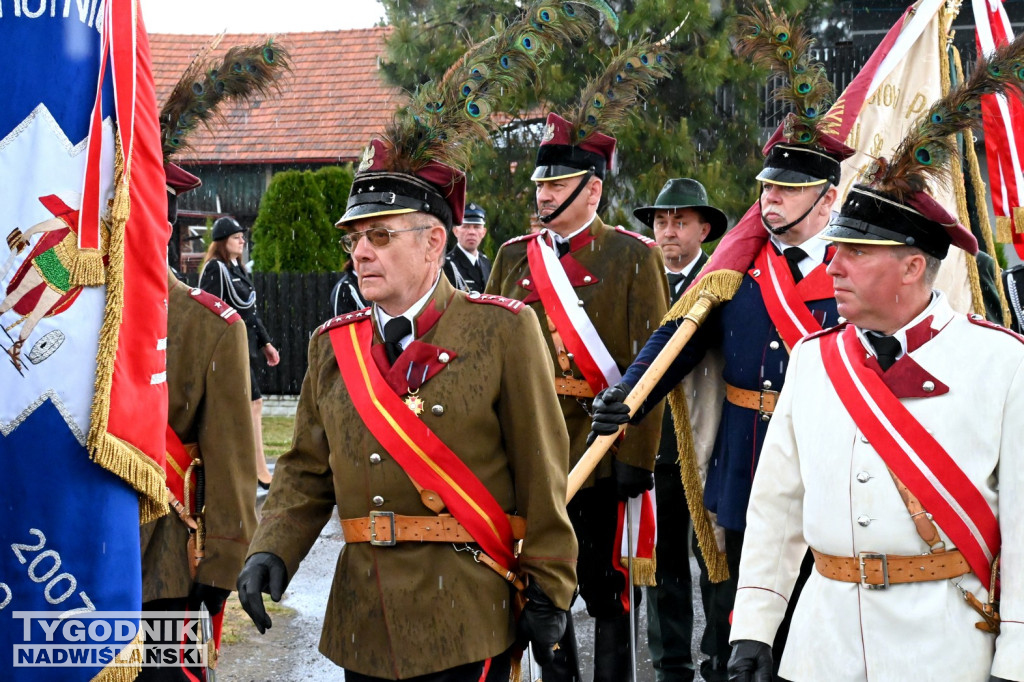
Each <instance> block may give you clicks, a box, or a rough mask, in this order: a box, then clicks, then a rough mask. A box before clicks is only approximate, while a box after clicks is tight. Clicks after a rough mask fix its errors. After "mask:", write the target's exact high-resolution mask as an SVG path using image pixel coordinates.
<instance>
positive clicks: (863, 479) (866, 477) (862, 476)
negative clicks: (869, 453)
mask: <svg viewBox="0 0 1024 682" xmlns="http://www.w3.org/2000/svg"><path fill="white" fill-rule="evenodd" d="M857 480H858V481H859V482H860V483H867V482H868V481H870V480H871V474H869V473H868V472H866V471H862V472H860V473H859V474H857Z"/></svg>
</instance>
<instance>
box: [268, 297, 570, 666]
mask: <svg viewBox="0 0 1024 682" xmlns="http://www.w3.org/2000/svg"><path fill="white" fill-rule="evenodd" d="M474 296H476V297H477V299H476V300H480V298H481V297H479V295H474ZM505 303H506V304H508V303H510V302H507V301H506V302H505ZM430 310H433V311H443V314H442V315H441V317H440V319H438V320H437V322H436V323H435V324H433V326H431V327H430V328H429V330H427V331H426V332H425V333H421V331H420V330H419V329H417V330H416V331H415V332H414V335H415V336H416V337H417V340H418V341H420V342H421V343H426V344H431V345H433V346H436V347H437V350H436V356H439V355H440V353H441V352H442V351H443V352H446V353H448V355H449V358H450V360H449V362H447V363H446V364H445V365H444V366H443V368H442V369H441V370H440V371H439V372H438V373H437V374H436V375H434V376H433V377H431V378H429V379H428V380H427V381H426V383H424V384H423V385H422V386H421V387H420V388H419V392H418V396H419V397H420V398H421V399H422V400H423V401H424V403H425V406H426V409H425V410H424V412H423V413H422V415H420V418H421V419H422V420H423V421H424V422H425V423H426V424H427V426H429V428H430V429H431V430H432V431H433V432H434V433H435V434H436V435H437V436H438V438H440V440H441V441H442V442H444V443H445V444H446V445H447V446H448V447H449V448H450V449H451V450H452V451H453V452H455V454H456V455H458V457H459V458H460V459H461V460H462V461H463V462H465V463H466V465H468V467H469V469H470V470H471V471H472V472H473V474H474V475H475V476H477V477H478V478H479V479H480V481H481V482H482V483H483V484H484V485H485V486H486V487H487V489H488V490H489V491H490V492H491V493H492V494H493V496H494V497H495V499H496V500H497V502H498V504H499V505H500V506H501V507H502V508H503V509H504V510H505V511H506V512H507V513H516V514H518V515H521V516H525V517H526V519H527V531H526V538H525V542H524V544H523V549H522V554H521V556H520V568H521V569H522V570H523V571H524V572H525V573H527V574H528V575H529V577H530V580H532V581H536V582H537V583H539V585H540V587H541V589H542V590H543V591H544V592H545V593H546V594H547V595H548V596H549V597H550V598H551V599H552V601H553V602H554V603H555V604H556V605H557V606H559V607H560V608H563V609H567V608H568V607H569V602H570V599H571V597H572V592H573V587H574V585H575V582H576V573H575V561H576V550H577V548H576V539H575V537H574V535H573V532H572V527H571V526H570V524H569V521H568V518H567V516H566V512H565V481H566V476H567V466H568V437H567V434H566V431H565V425H564V424H563V423H562V422H561V420H560V419H559V412H558V406H557V399H556V397H555V393H554V388H553V376H552V372H551V364H550V361H549V360H548V359H547V357H546V356H545V354H544V345H543V343H544V342H543V340H542V339H541V330H540V327H539V325H538V324H537V319H536V316H535V315H534V314H533V312H532V311H531V310H529V309H528V308H526V307H524V306H518V312H513V311H512V310H510V309H509V308H508V307H507V305H505V304H497V305H492V304H488V303H477V302H473V301H471V300H470V299H469V297H468V296H467V295H466V294H465V293H463V292H459V291H455V289H454V288H453V287H452V286H451V284H449V282H448V280H447V278H445V277H440V278H439V281H438V284H437V286H436V289H435V290H434V293H433V295H432V296H431V298H430V299H429V300H428V302H427V303H426V305H425V306H424V310H423V311H421V312H420V314H419V315H418V316H417V318H416V325H417V327H419V325H420V323H421V320H422V319H423V318H424V315H425V314H426V313H427V312H428V311H430ZM431 314H436V312H435V313H431ZM333 322H334V324H343V323H344V322H343V320H342V318H336V319H335V320H334V321H333ZM331 324H332V322H328V323H327V325H325V328H328V327H330V326H331ZM373 324H374V328H375V329H374V339H373V343H374V345H376V344H380V343H381V342H382V341H381V337H380V333H379V329H377V324H376V322H373ZM408 358H409V350H406V352H405V353H403V355H401V356H399V358H398V359H397V360H396V362H395V367H401V366H403V362H406V361H407V360H408ZM367 361H368V362H374V360H373V359H372V357H370V358H367ZM376 497H379V498H381V499H380V500H378V501H377V502H378V503H375V500H374V498H376ZM335 504H337V505H338V513H339V515H340V517H341V518H343V519H349V518H359V517H366V516H368V515H369V512H371V511H391V512H394V513H396V514H403V515H411V516H433V515H434V513H433V512H431V511H430V510H429V509H428V508H427V507H425V506H424V505H423V503H422V502H421V499H420V495H419V493H418V492H417V490H416V488H415V487H414V486H413V483H412V482H411V481H410V479H409V476H408V475H407V474H406V473H405V472H404V471H403V470H402V468H401V467H400V466H399V465H398V464H397V463H396V461H395V459H394V458H393V457H392V455H391V454H390V453H388V452H387V450H386V449H385V448H384V447H383V446H382V445H381V444H380V442H379V441H378V440H377V439H376V438H374V436H373V435H372V434H371V433H370V431H369V429H368V428H367V427H366V426H365V425H364V424H363V421H362V420H361V419H360V417H359V414H358V412H357V411H356V408H355V406H354V405H353V403H352V400H351V398H350V396H349V392H348V391H347V390H346V387H345V384H344V381H343V380H342V378H341V375H340V370H339V368H338V362H337V359H336V358H335V355H334V349H333V346H332V344H331V339H330V334H329V333H315V334H314V335H313V338H312V339H311V340H310V344H309V369H308V371H307V372H306V377H305V379H304V380H303V384H302V391H301V395H300V396H299V404H298V409H297V412H296V417H295V437H294V441H293V444H292V448H291V450H290V451H288V452H287V453H286V454H284V455H283V456H282V457H281V458H280V459H279V460H278V464H277V467H276V470H275V473H274V486H273V488H272V489H271V492H270V496H269V497H268V499H267V502H266V504H265V506H264V509H263V518H262V519H261V521H260V525H259V528H258V529H257V531H256V537H255V538H254V539H253V542H252V545H251V546H250V554H255V553H257V552H270V553H272V554H275V555H276V556H278V557H280V558H281V559H282V560H283V561H284V563H285V565H286V567H287V569H288V577H289V579H290V578H291V577H292V576H294V575H295V571H296V570H297V569H298V567H299V562H300V561H301V560H302V559H303V557H305V555H306V553H307V552H308V551H309V549H310V547H312V545H313V543H314V542H315V541H316V539H317V537H318V536H319V534H320V531H321V529H322V528H323V526H324V524H326V523H327V521H328V519H329V518H330V515H331V513H332V511H333V510H334V506H335ZM511 596H512V589H511V588H510V586H509V584H508V583H507V582H506V581H505V580H504V579H503V578H502V577H501V576H499V575H498V574H497V573H496V572H495V571H493V570H491V569H490V568H487V567H486V566H485V565H483V564H480V563H477V562H476V561H474V559H473V556H472V554H471V553H470V552H467V551H462V552H459V551H456V550H455V548H454V547H453V546H452V545H451V544H448V543H431V542H423V543H413V542H406V543H398V544H397V545H395V546H393V547H374V546H371V545H370V544H369V543H365V542H363V543H353V544H346V545H345V546H344V547H343V548H342V550H341V554H340V556H339V557H338V563H337V568H336V570H335V574H334V583H333V586H332V588H331V595H330V598H329V600H328V602H327V612H326V615H325V617H324V626H323V632H322V635H321V638H320V651H321V653H323V654H324V655H325V656H327V657H328V658H330V659H331V660H332V661H334V662H335V663H337V664H338V665H340V666H342V667H344V668H345V669H347V670H354V671H356V672H359V673H362V674H365V675H371V676H374V677H382V678H385V679H404V678H407V677H413V676H418V675H423V674H426V673H430V672H434V671H438V670H445V669H448V668H451V667H454V666H457V665H461V664H465V663H470V662H474V661H481V660H484V659H487V658H490V657H492V656H495V655H497V654H500V653H502V652H504V651H505V650H507V649H508V648H509V647H510V646H511V644H512V643H513V635H514V625H513V619H512V613H511V611H510V604H511Z"/></svg>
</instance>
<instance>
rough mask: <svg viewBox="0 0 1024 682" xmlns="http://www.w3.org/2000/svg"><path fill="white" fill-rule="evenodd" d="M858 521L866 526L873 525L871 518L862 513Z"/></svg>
mask: <svg viewBox="0 0 1024 682" xmlns="http://www.w3.org/2000/svg"><path fill="white" fill-rule="evenodd" d="M857 523H858V524H860V525H862V526H865V527H866V526H870V525H871V518H870V517H868V516H864V515H863V514H861V515H860V516H858V517H857Z"/></svg>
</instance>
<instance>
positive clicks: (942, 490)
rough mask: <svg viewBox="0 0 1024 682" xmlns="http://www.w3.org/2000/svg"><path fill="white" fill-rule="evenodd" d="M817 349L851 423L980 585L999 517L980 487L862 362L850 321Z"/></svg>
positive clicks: (995, 547) (986, 577)
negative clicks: (959, 553)
mask: <svg viewBox="0 0 1024 682" xmlns="http://www.w3.org/2000/svg"><path fill="white" fill-rule="evenodd" d="M821 355H822V361H823V362H824V365H825V370H826V372H827V373H828V376H829V379H831V381H832V385H833V387H834V388H835V389H836V393H838V394H839V398H840V399H841V400H842V402H843V405H844V406H845V407H846V409H847V410H848V411H849V413H850V416H851V417H853V421H854V423H855V424H856V425H857V427H858V428H859V429H860V430H861V431H862V432H863V433H864V435H865V436H866V437H867V439H868V441H869V442H870V443H871V444H872V445H873V446H874V448H875V450H876V451H877V452H878V454H879V455H880V456H881V457H882V460H883V461H885V463H886V464H887V465H888V466H889V468H890V469H892V471H893V472H895V474H896V476H897V477H898V478H899V479H900V480H901V481H903V483H904V484H905V485H906V486H907V487H908V488H909V489H910V491H911V492H913V493H914V495H916V496H917V498H918V499H919V500H920V501H921V503H922V505H923V506H924V508H925V509H927V510H928V512H929V513H931V514H932V516H933V517H934V520H935V522H936V523H937V524H938V525H939V526H940V527H941V528H942V530H944V531H945V532H946V535H948V536H949V538H950V540H952V541H953V544H954V545H956V548H957V549H959V550H960V552H961V553H963V555H964V557H965V558H966V559H967V562H968V563H969V564H970V566H971V570H973V571H974V573H975V574H976V575H977V576H978V578H979V579H980V580H981V582H982V584H983V585H984V586H985V588H986V589H988V587H989V582H990V578H991V566H992V560H993V557H994V556H996V555H997V554H998V553H999V542H1000V541H999V523H998V521H997V520H996V516H995V513H994V512H993V511H992V509H991V507H989V505H988V502H986V501H985V498H984V497H983V496H982V494H981V491H979V490H978V488H977V487H976V486H975V485H974V483H972V482H971V480H970V479H969V478H968V477H967V475H966V474H964V472H963V471H962V470H961V469H960V467H958V466H957V464H956V462H955V461H954V460H953V458H952V457H950V456H949V453H947V452H946V451H945V449H943V447H942V445H941V444H940V443H939V442H938V441H936V440H935V438H934V437H933V436H932V435H931V434H929V433H928V431H927V430H926V429H925V428H924V426H922V425H921V423H920V422H919V421H918V420H917V419H916V418H915V417H914V415H912V414H911V413H910V411H909V410H908V409H907V408H906V407H905V406H904V405H903V403H901V402H900V401H899V399H898V398H897V397H896V396H895V395H894V394H893V393H892V391H891V390H890V389H889V388H888V387H887V386H886V385H885V383H884V382H883V381H882V378H881V377H880V376H879V375H878V374H877V373H876V372H875V371H874V370H872V369H871V368H870V367H868V366H867V364H866V362H865V355H866V353H865V349H864V346H863V345H862V344H861V342H860V339H858V338H857V332H856V330H855V329H854V327H853V326H852V325H850V326H847V327H846V328H845V329H843V330H842V331H841V332H839V333H833V334H826V335H824V336H822V337H821Z"/></svg>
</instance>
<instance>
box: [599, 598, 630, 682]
mask: <svg viewBox="0 0 1024 682" xmlns="http://www.w3.org/2000/svg"><path fill="white" fill-rule="evenodd" d="M629 616H630V614H628V613H623V614H622V615H619V616H612V617H610V618H596V619H595V620H594V682H623V681H624V680H628V679H630V677H629V666H630V665H631V663H630V657H629Z"/></svg>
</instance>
